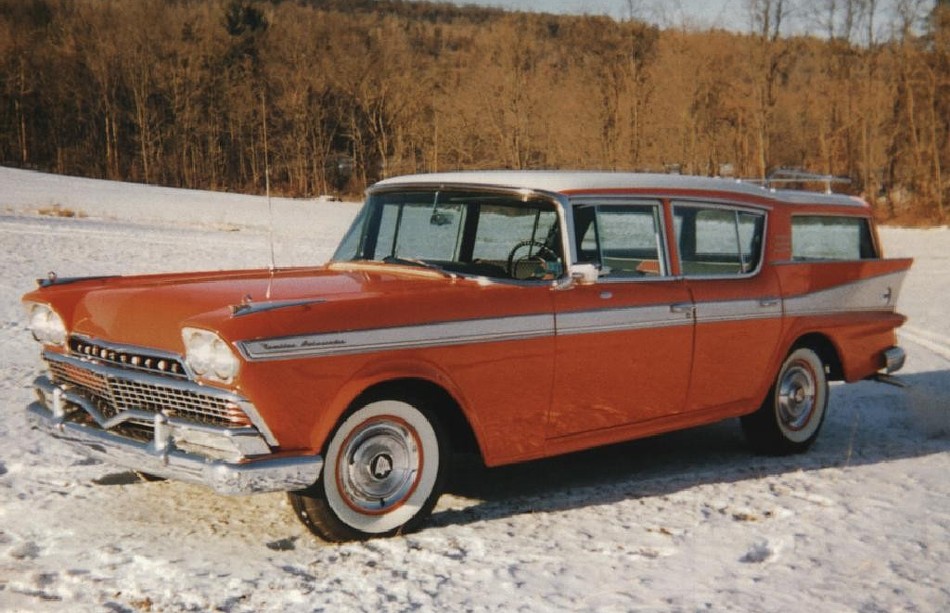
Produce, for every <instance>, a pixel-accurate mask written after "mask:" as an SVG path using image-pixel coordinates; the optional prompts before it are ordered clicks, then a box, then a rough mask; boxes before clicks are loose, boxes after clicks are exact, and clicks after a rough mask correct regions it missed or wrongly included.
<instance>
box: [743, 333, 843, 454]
mask: <svg viewBox="0 0 950 613" xmlns="http://www.w3.org/2000/svg"><path fill="white" fill-rule="evenodd" d="M827 406H828V378H827V376H826V375H825V366H824V364H823V363H822V361H821V358H820V357H818V354H817V353H815V352H814V351H813V350H812V349H809V348H808V347H799V348H798V349H795V350H794V351H792V352H791V353H790V354H789V355H788V357H787V358H785V361H784V362H783V363H782V368H781V369H779V373H778V376H777V377H776V379H775V383H774V384H773V385H772V389H770V390H769V394H768V396H767V397H766V398H765V402H763V403H762V406H761V407H759V409H758V410H757V411H756V412H755V413H752V414H751V415H746V416H745V417H743V418H742V430H743V432H744V433H745V435H746V438H747V439H748V441H749V444H750V445H751V446H752V447H753V448H754V449H755V450H756V451H758V452H760V453H768V454H774V455H782V454H789V453H800V452H802V451H805V450H806V449H808V448H809V447H811V445H812V443H814V442H815V439H816V438H818V431H819V430H820V429H821V425H822V423H823V422H824V420H825V410H826V408H827Z"/></svg>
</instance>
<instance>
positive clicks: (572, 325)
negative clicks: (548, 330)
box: [557, 304, 693, 335]
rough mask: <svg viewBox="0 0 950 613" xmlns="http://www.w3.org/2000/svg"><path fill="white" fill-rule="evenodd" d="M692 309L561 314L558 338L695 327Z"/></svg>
mask: <svg viewBox="0 0 950 613" xmlns="http://www.w3.org/2000/svg"><path fill="white" fill-rule="evenodd" d="M692 324H693V320H692V310H691V309H690V310H689V311H688V312H687V311H682V312H680V311H676V310H673V309H672V308H671V306H670V305H668V304H658V305H649V306H637V307H629V308H617V309H599V310H596V311H573V312H568V313H558V315H557V333H558V335H569V334H591V333H596V332H622V331H625V330H644V329H650V328H667V327H672V326H687V325H692Z"/></svg>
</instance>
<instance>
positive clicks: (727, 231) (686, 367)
mask: <svg viewBox="0 0 950 613" xmlns="http://www.w3.org/2000/svg"><path fill="white" fill-rule="evenodd" d="M910 265H911V261H910V260H906V259H902V260H887V259H883V256H882V252H881V246H880V242H879V240H878V237H877V234H876V231H875V228H874V224H873V222H872V219H871V212H870V209H869V207H868V205H867V204H866V203H864V202H863V201H861V200H859V199H856V198H852V197H847V196H841V195H825V194H818V193H811V192H800V191H775V190H771V189H766V188H763V187H760V186H756V185H751V184H747V183H742V182H735V181H729V180H721V179H707V178H698V177H681V176H670V175H649V174H628V173H600V172H541V171H539V172H520V171H496V172H472V173H469V172H460V173H445V174H433V175H418V176H408V177H399V178H394V179H389V180H385V181H382V182H381V183H378V184H376V185H375V186H374V187H372V188H371V189H370V190H369V192H368V197H367V200H366V203H365V206H364V207H363V209H362V211H361V212H360V213H359V215H358V216H357V217H356V219H355V221H354V222H353V225H352V227H351V228H350V230H349V232H348V233H347V234H346V236H345V237H344V238H343V241H342V243H341V244H340V246H339V248H338V249H337V251H336V254H335V255H334V257H333V259H332V261H331V262H330V263H329V264H327V265H325V266H320V267H313V268H286V269H264V270H240V271H231V272H205V273H189V274H169V275H152V276H136V277H98V278H82V279H65V278H55V277H53V276H51V278H50V279H48V280H44V281H42V282H41V283H40V287H39V288H38V289H36V290H35V291H32V292H30V293H28V294H27V295H26V296H24V298H23V300H24V302H25V304H26V307H27V309H28V310H29V317H30V328H31V330H32V332H33V334H34V336H35V337H36V339H37V340H38V341H39V342H40V343H41V344H42V346H43V347H42V352H43V359H44V361H45V363H46V365H47V367H48V371H47V372H45V373H44V374H42V375H41V376H39V377H38V378H37V379H36V383H35V387H36V391H37V395H38V400H37V401H36V402H34V403H33V404H31V405H30V406H29V415H30V418H31V423H32V424H33V426H34V427H36V428H39V429H41V430H44V431H46V432H48V433H49V434H51V435H52V436H54V437H56V438H59V439H61V440H63V441H65V442H67V443H70V444H72V445H74V446H75V447H77V448H78V449H80V450H82V451H83V452H85V453H86V454H88V455H90V456H92V457H95V458H99V459H102V460H104V461H106V462H111V463H114V464H117V465H120V466H124V467H127V468H130V469H133V470H136V471H141V472H143V473H147V474H151V475H156V476H160V477H166V478H170V479H180V480H184V481H189V482H193V483H200V484H204V485H206V486H208V487H210V488H212V489H214V490H216V491H217V492H220V493H225V494H240V493H252V492H265V491H288V492H289V493H290V494H289V495H290V499H291V501H292V503H293V507H294V509H295V510H296V512H297V515H298V516H299V517H300V519H301V520H302V521H303V523H304V524H306V525H307V527H308V528H310V529H311V530H312V531H313V532H314V533H316V534H317V535H319V536H321V537H323V538H325V539H329V540H349V539H361V538H367V537H373V536H385V535H392V534H396V533H399V532H401V531H405V530H410V529H413V528H416V527H418V526H419V525H420V523H421V522H422V521H423V520H424V519H425V518H426V516H427V515H428V514H429V512H430V511H431V509H432V507H433V506H434V504H435V502H436V500H437V498H438V497H439V495H440V493H441V490H442V488H443V484H444V483H445V480H446V475H447V471H448V469H449V465H450V459H451V455H452V452H453V450H458V449H464V448H466V447H471V448H473V449H474V450H477V451H478V453H479V454H480V456H481V458H482V459H483V461H484V462H485V464H486V465H487V466H499V465H502V464H510V463H514V462H524V461H527V460H533V459H536V458H543V457H547V456H552V455H555V454H562V453H567V452H571V451H576V450H580V449H586V448H590V447H594V446H598V445H606V444H609V443H615V442H618V441H626V440H630V439H636V438H640V437H645V436H651V435H655V434H659V433H661V432H668V431H671V430H677V429H681V428H687V427H691V426H697V425H700V424H708V423H710V422H715V421H718V420H722V419H727V418H733V417H739V418H741V422H742V427H743V430H744V432H745V434H746V436H747V438H748V440H749V443H750V444H751V446H752V447H753V448H754V449H755V450H758V451H761V452H765V453H776V454H779V453H795V452H800V451H803V450H805V449H807V448H808V447H809V446H810V445H811V444H812V443H813V442H814V440H815V438H816V437H817V436H818V431H819V429H820V427H821V424H822V421H823V420H824V417H825V410H826V405H827V401H828V381H829V380H842V381H848V382H850V381H859V380H862V379H868V378H874V377H880V376H885V375H886V374H887V373H890V372H893V371H895V370H898V369H899V368H900V367H901V366H902V364H903V362H904V352H903V351H902V350H901V349H900V348H898V347H897V346H896V335H895V329H896V328H897V327H898V326H900V325H901V324H902V323H903V322H904V321H905V318H904V317H903V316H902V315H900V314H898V313H897V312H896V311H895V304H896V302H897V297H898V293H899V290H900V286H901V282H902V280H903V277H904V275H905V273H906V271H907V270H908V268H909V267H910Z"/></svg>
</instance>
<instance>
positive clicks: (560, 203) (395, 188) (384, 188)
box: [328, 181, 576, 287]
mask: <svg viewBox="0 0 950 613" xmlns="http://www.w3.org/2000/svg"><path fill="white" fill-rule="evenodd" d="M412 190H425V191H433V192H439V191H449V190H459V191H471V192H483V193H486V194H501V195H506V196H515V197H516V198H520V200H521V202H522V203H525V204H527V203H529V202H530V201H531V200H533V199H541V200H545V201H547V202H550V203H551V204H552V205H553V207H554V214H555V215H556V216H557V218H558V227H559V229H560V231H561V264H562V268H563V270H562V271H561V276H560V277H558V278H557V279H554V280H553V281H552V280H546V279H499V278H494V277H485V276H480V275H469V274H464V273H452V274H453V275H457V276H460V277H465V278H469V279H488V280H489V281H492V282H497V283H509V282H513V283H517V284H524V285H528V286H531V287H537V286H539V285H557V284H558V283H559V282H564V281H568V280H570V278H571V271H570V268H571V263H572V262H575V261H576V257H575V256H576V254H574V253H573V249H571V248H570V247H571V245H570V243H571V241H569V240H568V236H570V235H569V234H568V230H569V229H573V228H569V226H568V225H567V223H566V221H567V218H568V217H569V216H568V215H567V211H569V210H570V202H569V199H568V197H567V196H565V195H563V194H560V193H558V192H554V191H547V190H543V189H537V188H526V187H512V186H508V185H492V184H484V183H466V182H464V181H461V182H457V183H456V182H453V181H446V182H440V181H432V182H425V181H418V182H416V181H407V182H399V183H393V184H385V183H377V184H376V185H373V186H370V187H369V188H367V190H366V192H365V193H366V196H367V198H368V197H369V196H373V195H376V194H385V193H392V192H403V191H412ZM365 208H366V202H365V201H364V202H363V204H362V205H361V208H360V211H359V212H358V213H357V215H356V217H355V218H354V220H353V224H352V225H351V226H350V228H349V229H347V231H346V233H345V234H344V236H347V235H349V234H350V232H352V231H353V229H354V226H355V225H356V224H357V223H359V221H360V219H361V217H362V216H363V215H362V213H363V211H364V210H365ZM334 255H336V254H335V253H334ZM349 261H352V260H335V259H332V258H331V260H330V261H329V262H328V264H341V263H347V262H349Z"/></svg>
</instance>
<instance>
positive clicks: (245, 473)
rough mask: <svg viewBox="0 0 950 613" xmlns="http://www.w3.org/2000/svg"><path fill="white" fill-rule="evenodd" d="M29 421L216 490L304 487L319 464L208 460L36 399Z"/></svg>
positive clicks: (125, 463) (91, 451) (129, 463)
mask: <svg viewBox="0 0 950 613" xmlns="http://www.w3.org/2000/svg"><path fill="white" fill-rule="evenodd" d="M27 418H28V420H29V422H30V425H31V426H32V427H34V428H36V429H38V430H41V431H43V432H45V433H47V434H49V435H50V436H52V437H54V438H57V439H59V440H61V441H63V442H65V443H67V444H68V445H70V446H71V447H73V448H75V449H76V450H78V451H79V452H81V453H83V454H84V455H87V456H89V457H91V458H94V459H97V460H102V461H104V462H107V463H109V464H114V465H117V466H122V467H125V468H129V469H131V470H137V471H140V472H144V473H149V474H152V475H156V476H159V477H165V478H167V479H175V480H179V481H186V482H188V483H195V484H198V485H204V486H206V487H209V488H211V489H212V490H214V491H216V492H218V493H219V494H230V495H236V494H254V493H259V492H281V491H290V490H297V489H303V488H305V487H308V486H310V485H312V484H313V483H315V482H316V480H317V478H318V477H319V476H320V471H321V470H322V469H323V458H322V457H321V456H319V455H312V456H311V455H300V456H282V457H270V456H265V457H263V458H259V459H253V460H248V461H243V462H231V461H225V460H209V459H207V458H205V457H203V456H200V455H196V454H192V453H186V452H183V451H180V450H178V449H174V448H170V447H164V448H157V447H155V446H153V445H151V444H150V443H144V442H140V441H135V440H131V439H127V438H124V437H120V436H117V435H115V434H112V433H111V432H107V431H105V430H99V429H97V428H91V427H89V426H84V425H82V424H77V423H74V422H69V421H63V420H62V419H61V418H57V417H56V416H55V415H53V413H51V412H50V411H49V410H47V409H46V407H44V406H43V404H42V403H40V402H34V403H32V404H31V405H29V406H28V407H27Z"/></svg>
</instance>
